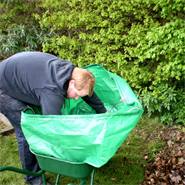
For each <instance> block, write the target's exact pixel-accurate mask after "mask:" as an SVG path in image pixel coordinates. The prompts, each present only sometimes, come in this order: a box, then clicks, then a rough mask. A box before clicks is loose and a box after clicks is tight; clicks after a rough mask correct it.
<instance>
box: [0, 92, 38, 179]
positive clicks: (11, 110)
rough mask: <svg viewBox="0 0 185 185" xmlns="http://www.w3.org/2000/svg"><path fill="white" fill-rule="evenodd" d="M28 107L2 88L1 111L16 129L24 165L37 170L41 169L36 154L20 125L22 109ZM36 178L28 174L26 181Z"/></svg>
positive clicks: (0, 95)
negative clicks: (30, 148) (32, 151)
mask: <svg viewBox="0 0 185 185" xmlns="http://www.w3.org/2000/svg"><path fill="white" fill-rule="evenodd" d="M26 107H27V104H25V103H23V102H21V101H19V100H16V99H14V98H12V97H10V96H8V95H6V94H4V93H2V91H1V90H0V112H1V113H2V114H4V115H5V116H6V117H7V118H8V119H9V121H10V122H11V124H12V126H13V127H14V129H15V134H16V138H17V142H18V147H19V157H20V160H21V164H22V167H23V168H24V169H28V170H31V171H34V172H36V171H38V170H39V169H40V168H39V165H38V163H37V160H36V157H35V155H33V154H32V153H31V152H30V150H29V146H28V143H27V141H26V139H25V137H24V134H23V132H22V129H21V125H20V120H21V111H22V110H24V109H26ZM34 178H35V177H33V176H26V181H32V180H33V179H34Z"/></svg>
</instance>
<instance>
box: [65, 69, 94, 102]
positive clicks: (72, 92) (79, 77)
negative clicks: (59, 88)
mask: <svg viewBox="0 0 185 185" xmlns="http://www.w3.org/2000/svg"><path fill="white" fill-rule="evenodd" d="M94 83H95V79H94V77H93V75H92V74H91V73H90V72H89V71H87V70H85V69H81V68H78V67H75V68H74V70H73V72H72V76H71V79H70V81H69V86H68V89H67V98H73V99H78V98H79V97H83V96H92V94H93V88H94Z"/></svg>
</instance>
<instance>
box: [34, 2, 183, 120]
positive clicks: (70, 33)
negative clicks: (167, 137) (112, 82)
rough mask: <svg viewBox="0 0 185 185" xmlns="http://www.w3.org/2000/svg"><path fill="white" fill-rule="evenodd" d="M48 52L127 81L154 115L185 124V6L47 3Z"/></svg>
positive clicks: (43, 18) (43, 22)
mask: <svg viewBox="0 0 185 185" xmlns="http://www.w3.org/2000/svg"><path fill="white" fill-rule="evenodd" d="M42 8H45V9H47V11H46V12H45V13H44V14H43V15H42V16H37V18H38V19H39V20H40V24H41V26H42V27H43V28H47V29H50V30H51V31H52V32H53V33H55V36H53V37H50V38H48V40H47V42H45V43H44V44H43V49H44V51H47V52H50V53H54V54H56V55H59V56H60V57H62V58H65V59H69V60H71V61H73V62H74V63H76V64H77V65H79V66H84V65H87V64H90V63H99V64H102V65H104V66H105V67H106V68H108V69H109V70H112V71H113V72H116V73H118V74H120V75H121V76H123V77H124V78H126V79H127V80H128V82H129V83H130V84H131V86H132V87H133V88H134V89H135V90H136V92H137V93H138V94H139V95H140V97H141V98H142V101H143V104H144V106H145V108H146V110H147V112H148V113H149V114H150V115H156V114H157V115H159V116H160V118H161V121H163V122H165V123H168V124H171V123H184V120H185V119H184V118H185V116H184V115H185V106H184V100H185V93H184V88H185V62H184V61H185V47H184V46H185V19H184V18H185V1H184V0H178V1H173V0H171V1H166V0H124V1H123V0H117V1H110V0H101V1H100V0H94V1H92V0H85V1H79V0H75V1H67V0H63V1H60V0H44V1H43V2H42Z"/></svg>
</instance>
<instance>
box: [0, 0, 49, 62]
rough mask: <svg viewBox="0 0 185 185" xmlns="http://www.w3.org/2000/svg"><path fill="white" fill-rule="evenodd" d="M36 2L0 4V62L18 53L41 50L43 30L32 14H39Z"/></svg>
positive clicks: (15, 0)
mask: <svg viewBox="0 0 185 185" xmlns="http://www.w3.org/2000/svg"><path fill="white" fill-rule="evenodd" d="M38 2H39V1H38V0H32V1H30V0H4V1H1V2H0V13H1V16H0V60H1V59H4V58H6V57H8V56H10V55H13V54H15V53H17V52H20V51H25V50H41V49H42V48H41V46H42V42H43V38H44V34H45V32H46V31H45V30H41V29H40V26H39V24H38V21H36V20H35V18H34V16H33V13H39V12H41V9H40V8H38V5H37V4H38Z"/></svg>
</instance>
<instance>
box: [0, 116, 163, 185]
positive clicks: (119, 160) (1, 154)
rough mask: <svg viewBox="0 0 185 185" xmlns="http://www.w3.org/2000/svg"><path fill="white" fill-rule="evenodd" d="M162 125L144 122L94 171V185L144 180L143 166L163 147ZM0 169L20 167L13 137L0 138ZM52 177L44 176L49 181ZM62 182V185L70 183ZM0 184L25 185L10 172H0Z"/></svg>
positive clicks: (124, 184) (133, 184) (135, 184)
mask: <svg viewBox="0 0 185 185" xmlns="http://www.w3.org/2000/svg"><path fill="white" fill-rule="evenodd" d="M161 129H163V125H162V124H160V123H159V122H158V120H156V119H148V118H143V119H142V120H141V121H140V123H139V124H138V125H137V127H136V128H135V129H134V130H133V131H132V132H131V134H130V135H129V137H128V138H127V140H126V141H125V142H124V143H123V145H122V146H121V147H120V148H119V150H118V151H117V153H116V154H115V155H114V157H113V158H112V159H111V160H110V161H109V162H108V163H107V164H106V165H104V166H103V167H101V168H100V169H97V170H96V173H95V179H94V184H95V185H139V184H140V183H141V182H142V181H143V179H144V172H145V166H146V164H147V162H148V161H151V160H153V159H154V157H155V155H156V153H158V152H159V151H160V150H161V149H162V148H163V146H164V143H163V142H162V141H161V139H160V137H159V133H160V130H161ZM0 146H1V149H0V165H11V166H16V167H20V162H19V159H18V150H17V144H16V139H15V136H14V134H12V135H9V136H0ZM54 177H55V176H54V175H53V174H50V173H47V178H48V179H49V181H51V182H53V181H54ZM70 180H71V179H69V178H64V181H63V183H62V184H63V185H65V184H67V183H69V182H73V183H74V182H75V183H76V182H77V181H74V180H72V181H70ZM0 184H2V185H25V184H24V176H23V175H21V174H17V173H13V172H1V173H0Z"/></svg>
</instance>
